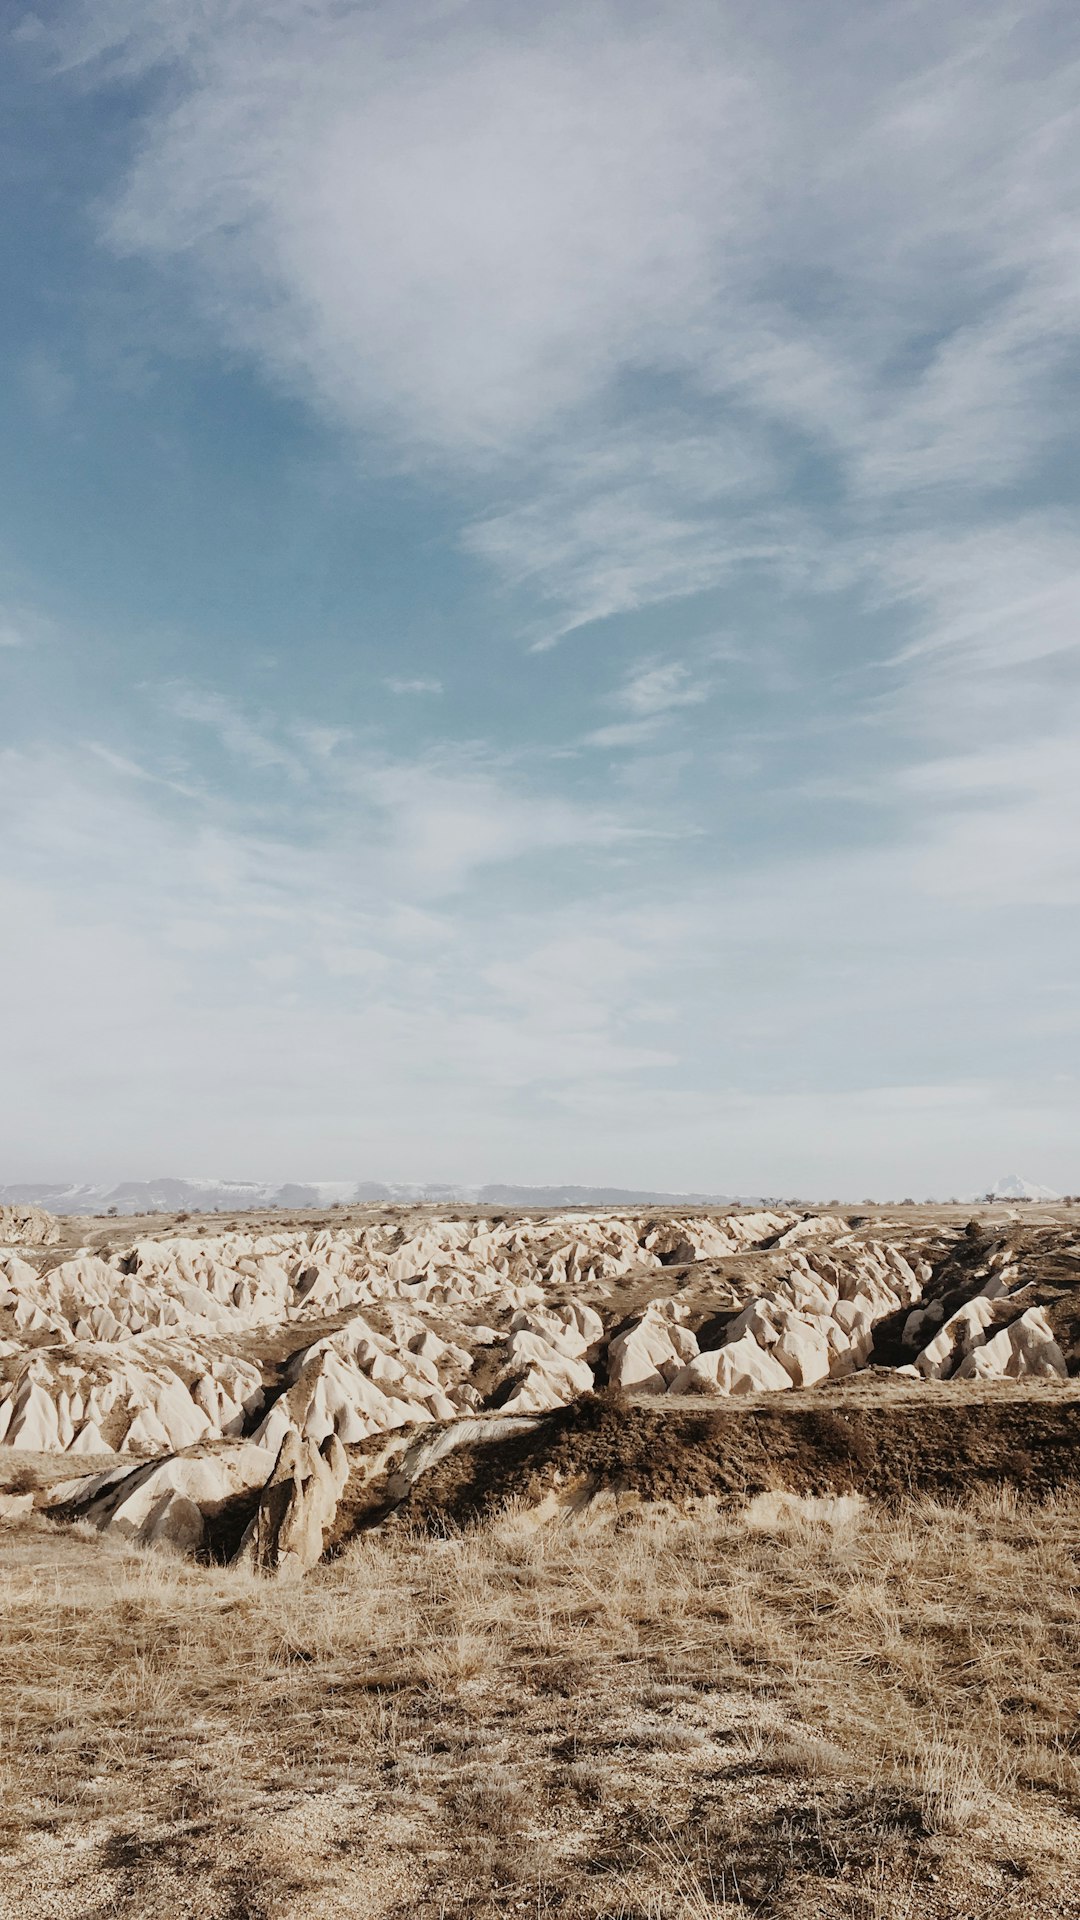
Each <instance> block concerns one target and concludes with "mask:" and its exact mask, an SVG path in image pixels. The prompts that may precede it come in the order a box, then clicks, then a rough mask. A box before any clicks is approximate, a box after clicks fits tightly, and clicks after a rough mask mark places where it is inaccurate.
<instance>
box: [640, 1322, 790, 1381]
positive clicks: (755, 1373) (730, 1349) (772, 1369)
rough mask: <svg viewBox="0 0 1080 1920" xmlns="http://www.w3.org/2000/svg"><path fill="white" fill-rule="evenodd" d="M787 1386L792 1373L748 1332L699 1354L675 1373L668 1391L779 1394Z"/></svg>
mask: <svg viewBox="0 0 1080 1920" xmlns="http://www.w3.org/2000/svg"><path fill="white" fill-rule="evenodd" d="M790 1386H791V1375H790V1373H788V1372H787V1370H786V1368H784V1367H782V1366H781V1365H780V1362H779V1361H778V1360H774V1359H773V1357H772V1354H771V1353H770V1352H769V1351H768V1349H767V1348H765V1347H759V1346H758V1344H757V1341H756V1340H755V1339H753V1337H752V1336H751V1335H750V1334H744V1335H743V1337H742V1339H741V1340H734V1341H732V1343H731V1344H730V1346H725V1347H717V1348H715V1349H714V1351H712V1352H710V1353H700V1354H698V1356H697V1358H696V1359H695V1360H691V1361H690V1362H689V1364H688V1365H687V1366H685V1367H683V1368H682V1369H681V1371H680V1372H679V1373H677V1374H676V1375H675V1377H674V1379H673V1380H672V1382H671V1386H670V1389H669V1390H670V1392H672V1393H704V1394H717V1395H720V1394H731V1393H734V1394H743V1393H770V1392H771V1393H782V1392H783V1391H784V1390H785V1388H789V1387H790Z"/></svg>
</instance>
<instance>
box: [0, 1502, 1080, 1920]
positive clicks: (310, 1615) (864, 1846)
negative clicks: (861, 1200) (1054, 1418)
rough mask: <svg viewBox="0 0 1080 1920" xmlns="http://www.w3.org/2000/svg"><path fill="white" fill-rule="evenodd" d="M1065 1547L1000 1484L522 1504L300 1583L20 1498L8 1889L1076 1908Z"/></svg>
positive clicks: (369, 1909)
mask: <svg viewBox="0 0 1080 1920" xmlns="http://www.w3.org/2000/svg"><path fill="white" fill-rule="evenodd" d="M759 1504H760V1503H759ZM782 1506H783V1503H781V1508H782ZM1078 1546H1080V1500H1078V1499H1077V1497H1076V1496H1075V1495H1058V1496H1056V1497H1051V1498H1049V1499H1048V1500H1043V1501H1040V1502H1037V1503H1032V1504H1024V1503H1023V1502H1021V1501H1018V1500H1017V1498H1016V1496H1015V1495H1014V1494H1013V1493H1012V1492H1010V1491H1009V1490H1008V1489H1006V1490H1004V1491H1001V1490H999V1491H997V1492H996V1493H995V1492H990V1491H986V1492H984V1493H983V1494H981V1495H980V1496H978V1497H976V1498H975V1499H974V1500H973V1501H972V1502H971V1503H969V1504H968V1505H967V1506H964V1507H961V1506H956V1505H952V1504H949V1503H938V1502H935V1501H933V1500H931V1499H927V1498H921V1499H916V1500H914V1501H910V1502H906V1503H902V1504H901V1505H899V1506H895V1505H894V1506H892V1507H889V1508H885V1507H876V1506H874V1505H862V1504H860V1503H859V1502H858V1501H853V1500H851V1499H848V1500H847V1501H846V1502H842V1503H841V1504H840V1505H839V1506H836V1505H835V1503H834V1505H833V1508H832V1509H831V1511H830V1510H828V1509H827V1510H826V1511H825V1512H824V1513H821V1512H818V1513H817V1514H816V1515H815V1514H813V1513H809V1514H807V1513H800V1512H799V1511H798V1509H797V1508H796V1510H794V1511H793V1512H789V1513H787V1514H785V1513H784V1512H783V1511H782V1510H781V1511H772V1512H770V1511H769V1509H768V1507H767V1505H766V1510H765V1511H764V1512H763V1513H760V1514H759V1515H758V1518H757V1520H756V1521H755V1520H754V1519H753V1516H752V1514H751V1516H750V1517H748V1516H747V1514H746V1513H745V1512H744V1513H741V1514H740V1513H733V1512H730V1511H722V1510H718V1509H715V1508H713V1509H711V1510H710V1509H709V1507H708V1505H707V1504H703V1505H701V1506H700V1507H699V1510H698V1511H697V1512H696V1513H694V1514H691V1515H683V1516H680V1515H676V1514H673V1513H670V1512H668V1511H666V1510H665V1509H663V1508H660V1509H650V1508H648V1507H644V1508H641V1509H639V1510H638V1511H637V1512H636V1513H628V1514H626V1515H624V1517H623V1518H621V1519H620V1520H618V1521H617V1522H615V1523H611V1522H610V1521H608V1522H606V1523H599V1522H597V1521H596V1520H595V1519H594V1520H592V1522H590V1520H589V1518H588V1516H586V1518H585V1519H583V1520H579V1521H573V1520H565V1519H564V1520H561V1521H558V1522H557V1523H555V1524H552V1525H547V1526H537V1525H536V1524H535V1520H534V1518H533V1517H532V1516H531V1515H530V1514H529V1513H527V1512H525V1511H523V1510H521V1509H517V1510H515V1509H514V1508H513V1507H510V1508H509V1509H508V1510H505V1511H504V1512H503V1513H502V1514H501V1515H497V1516H495V1517H492V1518H490V1519H488V1520H486V1521H484V1522H483V1523H481V1524H479V1525H478V1526H476V1527H475V1528H472V1529H466V1530H464V1531H452V1532H448V1533H447V1535H446V1537H443V1538H434V1537H432V1535H431V1533H430V1532H429V1531H420V1530H419V1528H418V1527H416V1526H415V1525H414V1526H408V1525H405V1524H402V1523H400V1522H399V1523H398V1524H397V1525H396V1526H394V1527H392V1528H390V1529H384V1530H382V1531H380V1532H376V1533H367V1534H364V1535H361V1536H359V1537H357V1538H356V1539H354V1540H353V1541H352V1542H351V1543H350V1544H349V1545H348V1546H347V1547H346V1548H345V1549H344V1551H343V1552H342V1553H341V1554H340V1555H339V1557H337V1558H336V1559H331V1560H330V1561H328V1562H327V1563H325V1564H324V1565H322V1566H321V1567H319V1568H317V1569H316V1570H315V1571H314V1572H313V1573H311V1574H310V1575H309V1576H308V1578H307V1580H306V1581H305V1582H304V1583H303V1585H302V1586H293V1587H289V1586H283V1585H279V1584H274V1583H269V1582H265V1581H263V1582H260V1581H258V1580H256V1579H253V1578H252V1577H250V1576H248V1575H245V1574H241V1573H238V1572H236V1571H233V1570H231V1569H227V1568H222V1569H217V1568H210V1567H198V1566H195V1565H192V1564H189V1563H184V1562H182V1561H180V1560H172V1559H169V1558H167V1557H163V1556H162V1555H161V1554H160V1553H153V1554H151V1553H142V1554H140V1553H136V1552H133V1551H130V1550H124V1549H123V1548H122V1547H120V1546H118V1545H117V1544H115V1543H114V1542H113V1541H111V1540H108V1539H103V1538H101V1537H99V1536H98V1535H96V1534H91V1533H90V1532H89V1530H86V1529H83V1528H80V1527H76V1528H63V1529H62V1528H60V1527H58V1526H57V1525H56V1524H55V1523H52V1522H50V1521H48V1520H46V1519H44V1518H42V1517H41V1516H40V1515H31V1516H27V1517H26V1518H24V1519H20V1520H18V1521H16V1522H14V1523H12V1524H10V1525H8V1526H7V1527H6V1528H5V1529H4V1531H3V1553H2V1562H0V1565H2V1573H0V1582H2V1595H3V1638H2V1648H0V1659H2V1693H0V1709H2V1718H0V1769H2V1772H0V1778H2V1788H3V1802H2V1807H3V1812H2V1828H0V1832H2V1840H3V1848H4V1868H5V1871H4V1873H3V1876H2V1879H0V1914H2V1915H3V1916H4V1917H5V1920H6V1917H7V1916H8V1915H11V1916H18V1917H19V1920H24V1916H27V1915H33V1916H35V1920H37V1917H38V1916H40V1920H51V1917H52V1916H57V1917H59V1916H69V1915H70V1916H79V1917H80V1920H97V1917H98V1916H100V1917H101V1920H105V1916H131V1920H135V1916H139V1917H140V1920H141V1917H142V1916H147V1917H148V1920H149V1917H150V1916H154V1920H159V1917H160V1920H166V1917H168V1920H172V1917H173V1916H175V1917H176V1920H181V1916H190V1917H191V1920H285V1917H286V1916H288V1917H289V1920H322V1917H323V1916H326V1917H327V1920H331V1917H333V1916H339V1915H340V1916H353V1917H356V1920H361V1917H366V1916H376V1915H385V1916H394V1917H395V1920H399V1917H400V1920H405V1916H410V1915H417V1916H421V1917H422V1920H450V1916H454V1915H465V1914H468V1915H476V1916H489V1915H490V1916H495V1915H502V1914H522V1915H536V1916H541V1915H561V1916H565V1917H566V1920H579V1916H580V1920H585V1917H586V1916H589V1917H590V1920H591V1917H592V1916H597V1917H599V1916H610V1917H611V1920H615V1916H621V1920H668V1917H669V1916H670V1917H671V1920H675V1917H676V1916H679V1917H684V1916H685V1917H686V1920H699V1916H700V1917H703V1916H706V1915H710V1916H711V1915H722V1914H741V1913H748V1914H760V1915H767V1916H772V1915H775V1916H785V1917H786V1920H811V1917H813V1920H817V1916H821V1920H834V1917H835V1920H841V1917H844V1920H946V1917H947V1920H982V1917H983V1916H986V1920H989V1917H990V1916H995V1920H997V1917H998V1916H1000V1917H1002V1920H1004V1917H1005V1916H1011V1915H1017V1916H1020V1915H1023V1916H1024V1917H1025V1920H1031V1917H1032V1916H1036V1915H1038V1916H1042V1915H1047V1916H1065V1915H1068V1916H1073V1915H1080V1820H1078V1816H1080V1723H1078V1708H1080V1689H1078V1673H1080V1593H1078V1582H1077V1549H1078Z"/></svg>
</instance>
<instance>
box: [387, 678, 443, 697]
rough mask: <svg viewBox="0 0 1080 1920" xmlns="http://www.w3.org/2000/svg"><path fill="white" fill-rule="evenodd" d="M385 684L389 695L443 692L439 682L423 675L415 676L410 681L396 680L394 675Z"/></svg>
mask: <svg viewBox="0 0 1080 1920" xmlns="http://www.w3.org/2000/svg"><path fill="white" fill-rule="evenodd" d="M385 684H386V685H387V687H388V688H389V689H390V692H391V693H441V692H442V690H443V687H442V681H441V680H433V679H431V678H430V677H429V676H426V675H423V674H416V675H414V676H413V678H412V679H398V678H397V677H396V675H391V676H390V678H389V679H388V680H387V681H386V683H385Z"/></svg>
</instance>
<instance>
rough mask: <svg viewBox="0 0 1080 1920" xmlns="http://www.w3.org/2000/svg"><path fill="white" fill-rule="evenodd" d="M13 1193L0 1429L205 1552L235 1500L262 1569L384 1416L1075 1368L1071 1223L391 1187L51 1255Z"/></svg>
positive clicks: (297, 1538) (301, 1530)
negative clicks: (651, 1204)
mask: <svg viewBox="0 0 1080 1920" xmlns="http://www.w3.org/2000/svg"><path fill="white" fill-rule="evenodd" d="M15 1211H16V1210H11V1209H9V1210H7V1215H4V1216H0V1219H2V1220H3V1221H4V1224H5V1231H7V1233H8V1240H7V1243H6V1244H3V1245H0V1444H2V1445H3V1446H5V1447H7V1448H15V1449H19V1450H21V1451H28V1452H35V1453H46V1454H52V1453H69V1454H71V1455H72V1456H73V1464H74V1458H77V1457H84V1458H86V1459H87V1463H88V1465H92V1466H96V1467H98V1468H99V1469H100V1470H99V1471H96V1472H93V1473H91V1474H90V1475H89V1476H88V1477H87V1479H86V1480H85V1481H84V1482H83V1484H82V1492H81V1494H80V1496H79V1500H78V1502H77V1504H78V1506H79V1510H80V1511H82V1512H84V1513H85V1514H86V1516H87V1517H88V1518H90V1519H91V1520H93V1521H94V1523H95V1524H98V1525H107V1526H110V1527H115V1528H116V1529H117V1530H118V1531H120V1532H121V1533H123V1534H125V1535H126V1536H127V1537H130V1538H131V1539H132V1540H134V1541H136V1542H137V1543H139V1544H147V1543H153V1542H155V1541H160V1540H168V1541H172V1542H173V1543H174V1544H175V1545H179V1546H183V1547H184V1548H185V1549H187V1550H195V1551H201V1550H203V1549H204V1548H205V1547H206V1545H207V1538H208V1534H207V1529H208V1527H209V1528H210V1530H211V1532H212V1531H213V1524H214V1521H213V1517H214V1514H215V1513H216V1512H218V1511H220V1510H221V1509H222V1508H223V1507H225V1506H227V1505H228V1504H229V1503H230V1502H232V1503H234V1504H235V1503H236V1502H238V1501H239V1502H241V1503H242V1500H243V1499H249V1500H250V1501H251V1503H252V1514H251V1516H249V1517H250V1520H251V1525H250V1528H249V1531H248V1535H247V1538H246V1541H245V1545H244V1549H243V1552H244V1557H245V1559H246V1560H247V1561H248V1562H249V1563H250V1564H251V1565H253V1566H259V1567H261V1568H266V1569H272V1570H275V1571H282V1572H289V1571H292V1570H295V1569H296V1568H297V1567H301V1566H302V1565H304V1564H309V1563H310V1559H311V1556H312V1555H314V1556H315V1557H318V1553H319V1552H320V1551H321V1542H322V1534H323V1529H324V1528H325V1527H326V1526H327V1524H328V1523H329V1517H330V1515H331V1514H332V1511H333V1506H334V1503H335V1502H336V1500H337V1497H338V1492H339V1491H340V1481H341V1474H342V1472H343V1467H342V1461H343V1460H344V1458H345V1455H344V1453H343V1449H345V1448H354V1447H357V1446H359V1445H360V1444H361V1443H367V1442H370V1441H372V1440H373V1439H376V1438H377V1437H378V1436H380V1435H385V1436H387V1440H388V1442H389V1440H390V1439H391V1438H392V1437H393V1436H395V1435H397V1434H399V1433H400V1434H401V1435H402V1436H403V1440H404V1441H406V1442H408V1443H409V1444H411V1443H412V1440H413V1439H414V1438H416V1437H417V1436H418V1435H419V1434H421V1433H422V1431H423V1430H424V1429H425V1428H430V1429H433V1430H434V1431H435V1432H442V1431H444V1430H446V1429H447V1428H449V1427H450V1426H451V1425H453V1424H456V1423H460V1422H462V1421H475V1420H476V1419H477V1418H481V1419H488V1420H491V1419H492V1418H493V1417H494V1416H495V1414H496V1413H498V1415H499V1416H500V1417H503V1418H511V1417H512V1418H535V1417H537V1416H541V1415H543V1414H545V1413H548V1412H550V1411H551V1410H553V1409H555V1408H558V1407H560V1406H564V1405H567V1404H568V1403H570V1402H572V1401H575V1400H577V1399H578V1398H579V1397H580V1396H582V1395H584V1394H587V1393H589V1392H590V1391H591V1390H592V1389H593V1388H595V1387H598V1386H610V1387H612V1388H615V1389H618V1390H620V1391H621V1392H622V1393H624V1394H629V1395H631V1396H639V1395H645V1396H648V1397H649V1399H650V1400H655V1401H658V1402H659V1401H663V1400H668V1399H671V1400H676V1399H681V1398H682V1397H683V1396H687V1395H693V1396H698V1397H700V1396H705V1397H707V1398H718V1397H742V1396H747V1395H754V1394H760V1393H774V1392H791V1391H793V1390H813V1389H815V1388H817V1387H820V1386H824V1385H825V1384H827V1383H829V1382H833V1381H839V1380H843V1379H845V1378H848V1377H849V1376H851V1375H852V1374H853V1373H856V1372H858V1371H859V1370H860V1369H862V1368H864V1367H865V1366H866V1365H867V1364H868V1363H870V1362H871V1360H874V1361H876V1362H877V1363H878V1364H882V1365H887V1366H892V1367H895V1368H897V1369H898V1370H900V1371H901V1372H902V1373H903V1375H904V1376H905V1377H906V1378H908V1379H912V1380H916V1381H917V1380H919V1379H924V1378H925V1379H930V1380H943V1379H956V1380H957V1381H961V1382H962V1381H965V1380H980V1381H984V1380H993V1379H998V1378H1000V1379H1012V1380H1015V1379H1020V1378H1025V1377H1032V1378H1063V1377H1065V1376H1066V1374H1067V1373H1068V1372H1069V1370H1070V1368H1072V1370H1074V1371H1076V1370H1078V1369H1080V1333H1077V1332H1076V1330H1075V1328H1073V1322H1072V1321H1069V1320H1068V1313H1067V1311H1066V1306H1063V1304H1062V1302H1063V1301H1065V1302H1066V1304H1067V1301H1068V1300H1072V1299H1074V1298H1075V1297H1076V1293H1075V1282H1076V1271H1077V1256H1078V1249H1077V1248H1076V1247H1075V1246H1074V1245H1073V1244H1072V1238H1071V1235H1072V1228H1071V1222H1068V1223H1067V1221H1066V1219H1065V1218H1063V1220H1062V1222H1061V1224H1060V1225H1058V1226H1056V1227H1041V1228H1039V1229H1038V1230H1037V1231H1036V1230H1034V1229H1033V1230H1031V1231H1028V1230H1026V1229H1023V1228H1020V1227H1017V1228H1015V1229H1013V1228H1011V1227H1010V1228H1008V1229H1006V1230H1004V1231H1002V1232H999V1233H998V1234H997V1236H996V1238H995V1237H994V1236H993V1235H983V1234H982V1233H981V1232H980V1231H979V1230H972V1231H970V1232H967V1233H965V1232H964V1230H963V1228H962V1227H961V1226H959V1225H956V1224H952V1225H949V1226H946V1225H943V1224H942V1223H941V1222H940V1221H938V1222H936V1223H935V1222H933V1221H931V1220H928V1221H926V1222H925V1223H923V1224H920V1223H919V1222H918V1221H913V1220H912V1218H911V1216H910V1215H904V1216H900V1217H898V1218H897V1219H895V1220H893V1221H890V1220H888V1219H885V1220H883V1219H881V1218H875V1219H874V1220H870V1221H860V1220H858V1219H855V1220H852V1219H850V1218H848V1217H845V1216H844V1215H843V1214H841V1213H839V1212H836V1211H834V1212H818V1213H809V1214H800V1213H798V1212H796V1211H794V1210H791V1209H787V1210H770V1211H763V1210H760V1209H759V1210H753V1211H751V1210H746V1211H743V1212H738V1211H729V1212H725V1213H703V1214H675V1213H665V1214H656V1213H649V1212H643V1213H640V1214H628V1213H609V1212H595V1213H576V1212H575V1213H550V1214H539V1215H520V1216H519V1215H502V1216H494V1217H491V1218H484V1217H480V1218H476V1217H464V1216H461V1217H459V1216H455V1215H453V1214H449V1215H446V1216H440V1215H435V1214H431V1213H426V1212H425V1213H420V1214H417V1213H415V1212H410V1211H409V1210H408V1209H401V1210H396V1211H395V1210H394V1209H387V1210H386V1211H385V1212H384V1213H382V1214H381V1215H376V1216H375V1217H371V1216H370V1215H365V1216H364V1217H362V1218H361V1219H360V1220H359V1221H356V1222H351V1223H350V1222H347V1221H343V1222H342V1223H341V1224H339V1225H335V1226H322V1227H315V1228H296V1227H294V1228H286V1227H284V1226H278V1225H277V1224H276V1223H275V1226H274V1230H272V1231H263V1230H262V1229H261V1226H260V1224H259V1223H258V1222H253V1223H252V1226H251V1230H250V1231H246V1232H241V1231H238V1230H236V1229H233V1228H230V1229H229V1230H227V1231H224V1232H215V1231H214V1230H213V1229H212V1227H211V1226H210V1224H209V1223H205V1224H204V1226H203V1227H202V1229H201V1230H199V1231H190V1230H186V1229H182V1230H177V1229H176V1228H175V1227H174V1228H173V1229H172V1230H170V1229H168V1228H163V1230H162V1232H161V1233H160V1234H158V1235H157V1236H156V1237H153V1238H139V1239H136V1240H134V1241H132V1242H130V1243H129V1244H125V1245H122V1246H120V1247H118V1248H111V1247H110V1248H104V1247H102V1248H98V1249H94V1248H92V1247H90V1246H81V1247H72V1248H70V1249H69V1250H67V1251H61V1250H60V1249H59V1248H58V1247H57V1242H56V1233H55V1231H54V1229H55V1223H52V1222H49V1221H48V1219H47V1218H45V1217H40V1216H39V1217H37V1218H35V1219H34V1220H31V1219H30V1215H29V1213H28V1211H27V1210H26V1209H23V1210H21V1211H18V1214H17V1218H15V1217H14V1213H15ZM8 1215H10V1216H12V1217H10V1218H9V1217H8ZM29 1229H32V1231H29ZM16 1234H17V1235H18V1236H21V1237H16ZM1040 1234H1041V1235H1042V1236H1043V1237H1042V1239H1040V1237H1039V1236H1040ZM1048 1262H1049V1265H1048V1264H1047V1263H1048ZM1055 1262H1056V1263H1057V1264H1056V1265H1055V1264H1054V1263H1055ZM1051 1269H1052V1270H1053V1273H1054V1274H1055V1275H1056V1276H1057V1279H1056V1280H1055V1284H1054V1286H1053V1287H1050V1286H1049V1285H1044V1279H1045V1276H1046V1274H1047V1273H1049V1272H1050V1271H1051ZM1059 1283H1060V1284H1059ZM1069 1311H1071V1309H1069ZM1063 1315H1064V1318H1063ZM1070 1328H1073V1331H1070ZM1070 1356H1072V1358H1070ZM123 1456H133V1459H132V1461H131V1463H130V1464H128V1463H126V1462H125V1460H124V1458H123ZM260 1489H261V1490H262V1493H261V1498H260V1499H259V1501H258V1504H257V1509H256V1507H255V1504H254V1503H255V1496H256V1494H257V1493H259V1490H260ZM71 1499H74V1496H73V1495H72V1496H71Z"/></svg>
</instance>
